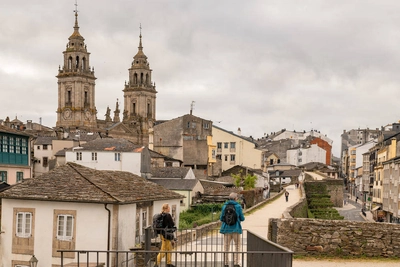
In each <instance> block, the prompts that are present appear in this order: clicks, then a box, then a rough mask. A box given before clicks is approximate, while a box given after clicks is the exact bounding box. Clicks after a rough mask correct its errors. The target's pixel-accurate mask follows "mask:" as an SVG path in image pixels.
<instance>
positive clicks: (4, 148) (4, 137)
mask: <svg viewBox="0 0 400 267" xmlns="http://www.w3.org/2000/svg"><path fill="white" fill-rule="evenodd" d="M3 152H6V153H7V152H8V138H7V136H3Z"/></svg>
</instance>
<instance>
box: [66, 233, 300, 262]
mask: <svg viewBox="0 0 400 267" xmlns="http://www.w3.org/2000/svg"><path fill="white" fill-rule="evenodd" d="M176 236H177V241H176V244H175V246H174V249H173V250H172V251H171V252H169V253H171V254H172V264H173V265H175V266H176V267H211V266H213V267H224V266H225V262H224V257H225V256H227V258H228V261H229V267H232V266H233V261H234V257H235V256H236V257H238V260H239V265H240V266H242V267H255V266H274V267H291V266H292V257H293V251H291V250H288V249H286V248H284V247H281V246H279V245H278V244H275V243H273V242H271V241H269V240H266V239H264V238H262V237H260V236H258V235H256V234H254V233H252V232H251V231H248V230H243V234H242V235H241V240H240V246H239V252H236V250H235V249H234V246H233V245H232V244H233V243H232V244H231V246H230V249H229V251H225V250H224V236H223V235H222V234H220V233H219V229H212V228H211V229H204V228H195V229H189V230H179V231H178V232H177V234H176ZM142 244H143V245H142V247H140V248H133V249H131V250H130V251H90V250H79V251H77V250H60V251H58V252H61V265H60V266H61V267H67V266H96V267H97V266H105V267H111V266H112V267H114V266H121V267H153V266H154V264H155V260H156V256H157V254H158V253H167V252H166V251H160V250H159V247H160V239H159V238H155V239H152V238H151V228H150V227H149V228H147V229H146V234H145V240H144V242H143V243H142ZM71 252H73V253H74V254H75V257H74V258H73V259H71V258H67V257H66V256H65V255H66V254H67V253H71ZM166 266H167V264H166V262H165V257H164V259H163V260H162V261H161V265H159V267H166Z"/></svg>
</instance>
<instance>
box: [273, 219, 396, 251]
mask: <svg viewBox="0 0 400 267" xmlns="http://www.w3.org/2000/svg"><path fill="white" fill-rule="evenodd" d="M268 239H269V240H271V241H273V242H276V243H278V244H279V245H281V246H284V247H287V248H289V249H291V250H293V251H294V252H295V253H297V254H310V255H316V254H317V255H329V256H335V255H336V256H367V257H400V225H398V224H389V223H374V222H353V221H339V220H332V221H330V220H315V219H301V218H299V219H270V222H269V230H268Z"/></svg>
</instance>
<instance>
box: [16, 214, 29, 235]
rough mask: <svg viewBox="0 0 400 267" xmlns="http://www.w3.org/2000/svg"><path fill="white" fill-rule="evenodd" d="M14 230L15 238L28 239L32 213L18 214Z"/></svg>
mask: <svg viewBox="0 0 400 267" xmlns="http://www.w3.org/2000/svg"><path fill="white" fill-rule="evenodd" d="M16 229H17V232H16V236H18V237H24V238H27V237H30V236H31V230H32V213H30V212H18V213H17V225H16Z"/></svg>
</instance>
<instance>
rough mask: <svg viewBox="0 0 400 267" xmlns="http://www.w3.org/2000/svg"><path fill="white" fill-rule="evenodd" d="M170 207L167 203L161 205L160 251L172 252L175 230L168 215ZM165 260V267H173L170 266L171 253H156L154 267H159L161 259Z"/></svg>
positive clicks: (172, 266) (172, 221) (173, 266)
mask: <svg viewBox="0 0 400 267" xmlns="http://www.w3.org/2000/svg"><path fill="white" fill-rule="evenodd" d="M170 212H171V207H170V206H169V204H168V203H165V204H163V205H162V208H161V215H162V228H163V230H161V231H160V232H159V233H160V238H161V248H160V251H172V242H173V241H174V232H175V230H176V227H175V223H174V220H173V219H172V216H171V214H170ZM164 257H166V258H167V267H175V265H173V264H172V255H171V253H166V252H164V253H158V256H157V262H156V264H155V265H154V267H158V266H161V260H162V258H164Z"/></svg>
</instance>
